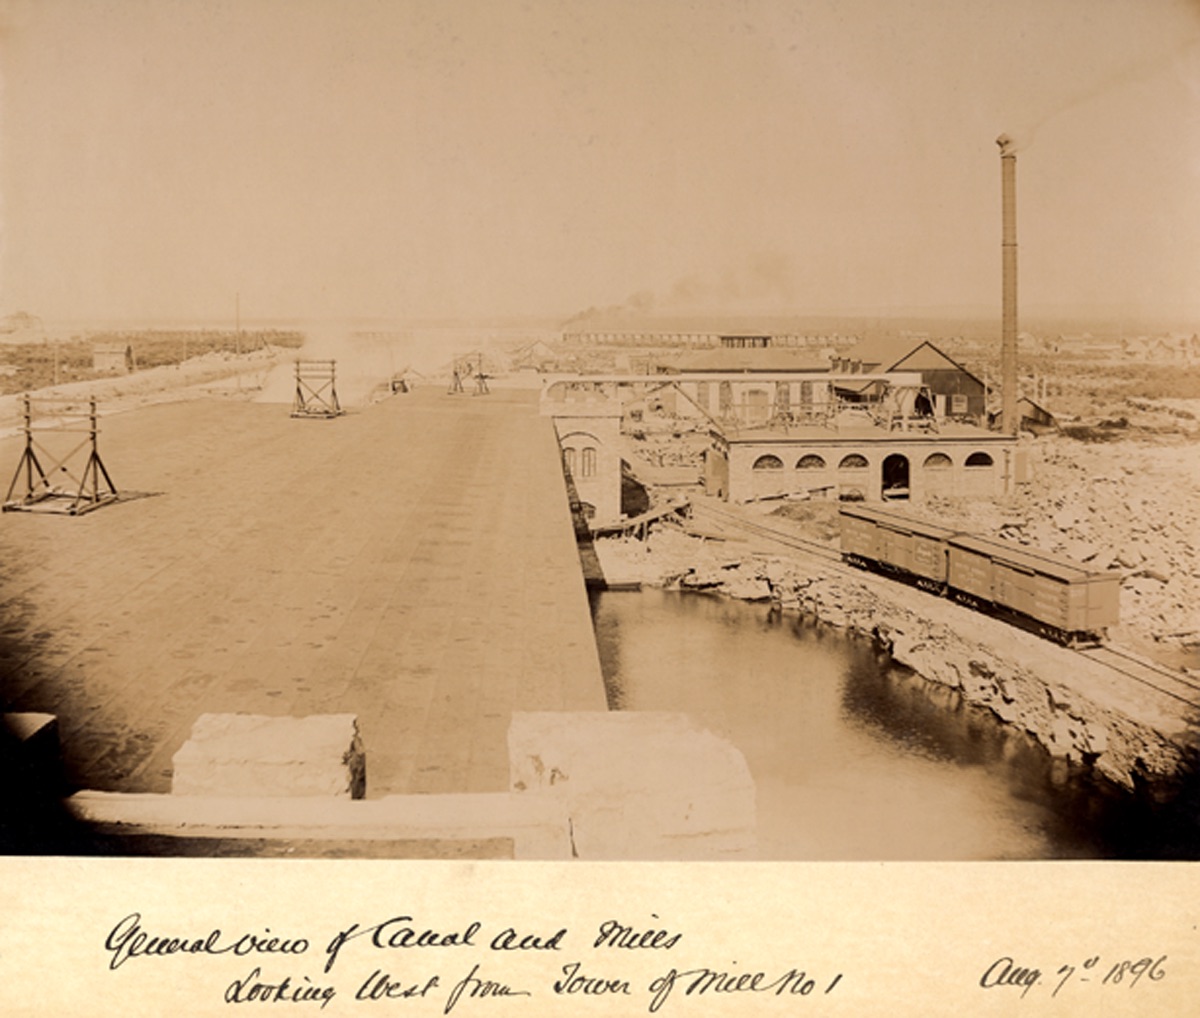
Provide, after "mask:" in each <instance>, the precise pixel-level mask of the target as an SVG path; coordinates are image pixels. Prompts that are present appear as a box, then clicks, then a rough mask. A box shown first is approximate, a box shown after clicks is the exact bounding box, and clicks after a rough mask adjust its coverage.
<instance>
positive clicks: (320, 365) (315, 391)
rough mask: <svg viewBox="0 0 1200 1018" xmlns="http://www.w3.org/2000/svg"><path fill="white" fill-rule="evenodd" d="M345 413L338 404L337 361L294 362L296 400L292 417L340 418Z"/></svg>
mask: <svg viewBox="0 0 1200 1018" xmlns="http://www.w3.org/2000/svg"><path fill="white" fill-rule="evenodd" d="M344 413H345V411H344V410H343V409H342V405H341V404H340V403H339V402H338V394H337V361H335V360H298V361H296V398H295V399H294V400H293V401H292V416H293V417H324V418H328V417H340V416H341V415H342V414H344Z"/></svg>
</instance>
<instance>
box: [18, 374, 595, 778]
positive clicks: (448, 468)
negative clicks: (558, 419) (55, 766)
mask: <svg viewBox="0 0 1200 1018" xmlns="http://www.w3.org/2000/svg"><path fill="white" fill-rule="evenodd" d="M20 448H21V446H20V442H19V440H18V439H16V438H8V439H4V440H0V466H2V467H3V470H4V471H5V476H4V483H5V484H6V485H7V481H8V478H9V477H10V476H11V474H10V471H11V470H12V469H13V465H15V463H16V461H17V458H18V456H19V452H20ZM101 453H102V455H103V457H104V459H105V462H106V464H107V467H108V470H109V472H110V474H111V475H112V477H113V479H114V481H115V483H116V484H117V485H118V487H119V488H121V489H122V490H124V491H136V492H144V493H151V494H150V497H146V498H142V499H137V500H133V501H129V502H126V503H123V504H118V505H114V506H109V507H105V508H102V509H100V510H98V511H96V512H93V513H90V514H88V515H86V516H83V517H78V518H69V517H64V516H46V515H35V514H26V513H6V514H4V515H3V516H0V677H3V681H4V686H3V691H4V706H5V709H6V710H35V711H37V710H40V711H48V712H52V713H55V714H57V715H58V716H59V719H60V726H61V739H62V743H63V746H64V753H65V757H66V761H67V765H68V768H69V772H70V776H71V777H72V778H74V779H75V780H76V781H77V782H79V783H80V784H82V785H85V786H87V787H92V788H98V789H110V790H122V791H168V790H169V788H170V774H171V755H172V753H173V752H174V751H175V750H176V749H177V748H178V747H179V746H180V745H181V744H182V742H183V741H184V739H185V738H186V737H187V734H188V732H189V729H190V726H191V724H192V722H193V720H194V719H195V718H196V716H197V715H198V714H200V713H202V712H205V711H244V712H250V713H262V714H296V715H303V714H311V713H334V712H345V711H349V712H353V713H355V714H356V715H357V716H358V718H359V724H360V728H361V730H362V735H363V741H364V745H365V749H366V754H367V788H368V796H372V797H373V796H378V795H385V794H391V793H402V792H446V791H495V790H501V789H505V788H507V784H508V758H507V747H506V741H505V739H506V732H507V728H508V719H509V714H510V712H512V711H514V710H553V709H575V710H583V709H598V710H603V709H605V701H604V693H603V684H602V680H601V677H600V670H599V663H598V660H597V655H596V649H595V643H594V641H593V639H592V633H591V621H590V617H589V614H588V608H587V602H586V597H585V592H584V589H583V581H582V578H581V576H580V573H579V569H578V560H577V556H576V552H575V545H574V538H573V533H572V529H571V523H570V519H569V514H568V512H567V505H566V498H565V494H564V492H563V485H562V476H561V473H560V470H559V465H558V464H559V460H558V455H557V450H556V446H555V440H554V436H553V432H552V429H551V427H550V424H549V422H548V421H546V420H545V419H541V418H538V417H537V416H536V399H535V397H534V396H533V395H532V394H524V393H496V394H494V395H493V396H491V397H488V398H487V399H478V400H476V399H472V398H471V397H448V396H446V395H444V394H443V393H442V392H441V391H439V390H435V389H433V388H427V389H424V390H422V391H418V392H416V393H411V394H408V395H406V396H398V397H394V398H392V399H390V400H387V401H385V402H383V403H379V404H376V405H374V406H371V407H367V408H364V409H360V410H355V411H352V412H351V413H349V414H347V415H346V416H344V417H342V418H339V419H337V420H332V421H330V420H292V419H290V418H289V417H288V413H287V408H286V407H282V406H278V405H270V404H251V403H245V402H219V401H194V402H176V403H171V404H166V405H158V406H149V407H144V408H142V409H138V410H134V411H132V412H129V413H123V414H119V415H117V416H114V417H111V418H108V419H106V420H105V422H104V427H103V433H102V437H101Z"/></svg>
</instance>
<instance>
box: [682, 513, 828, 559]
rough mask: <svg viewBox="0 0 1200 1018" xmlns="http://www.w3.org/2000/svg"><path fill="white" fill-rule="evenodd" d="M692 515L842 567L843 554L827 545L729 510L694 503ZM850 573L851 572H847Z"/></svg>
mask: <svg viewBox="0 0 1200 1018" xmlns="http://www.w3.org/2000/svg"><path fill="white" fill-rule="evenodd" d="M692 513H693V515H694V516H697V517H700V518H704V517H708V518H709V519H712V520H715V521H716V522H717V523H718V524H720V525H722V526H726V527H729V526H732V527H734V528H736V529H738V530H744V531H745V532H746V533H748V534H753V535H754V536H755V537H765V538H768V539H769V540H772V541H775V542H776V543H777V544H782V545H784V546H785V547H787V548H794V549H796V550H797V551H803V552H806V553H808V554H810V555H815V556H817V557H818V558H822V559H824V560H825V561H827V562H834V563H837V564H838V565H842V553H841V552H840V551H838V550H836V549H834V548H830V547H829V546H828V545H826V544H821V543H820V542H818V541H810V540H808V539H807V538H803V537H798V536H797V535H796V534H791V533H788V532H787V531H786V530H779V529H777V528H775V527H769V526H767V525H766V524H764V523H758V522H756V521H754V520H747V519H745V518H743V517H742V516H739V515H738V514H737V513H734V512H730V511H729V510H727V509H718V508H716V507H715V506H711V505H707V504H702V505H697V504H696V503H695V502H693V503H692ZM847 572H849V570H847Z"/></svg>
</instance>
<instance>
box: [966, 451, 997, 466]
mask: <svg viewBox="0 0 1200 1018" xmlns="http://www.w3.org/2000/svg"><path fill="white" fill-rule="evenodd" d="M991 465H992V457H991V456H989V455H988V454H987V453H986V452H973V453H971V455H970V456H968V457H967V466H969V467H990V466H991Z"/></svg>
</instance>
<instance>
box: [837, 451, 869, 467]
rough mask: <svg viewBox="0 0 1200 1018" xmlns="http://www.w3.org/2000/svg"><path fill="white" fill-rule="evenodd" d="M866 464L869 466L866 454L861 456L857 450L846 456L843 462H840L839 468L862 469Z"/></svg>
mask: <svg viewBox="0 0 1200 1018" xmlns="http://www.w3.org/2000/svg"><path fill="white" fill-rule="evenodd" d="M866 466H868V463H867V458H866V457H865V456H860V455H859V454H858V453H856V452H852V453H851V454H850V455H849V456H846V457H845V458H844V459H843V460H842V462H841V463H839V464H838V469H839V470H862V469H864V468H865V467H866Z"/></svg>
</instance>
